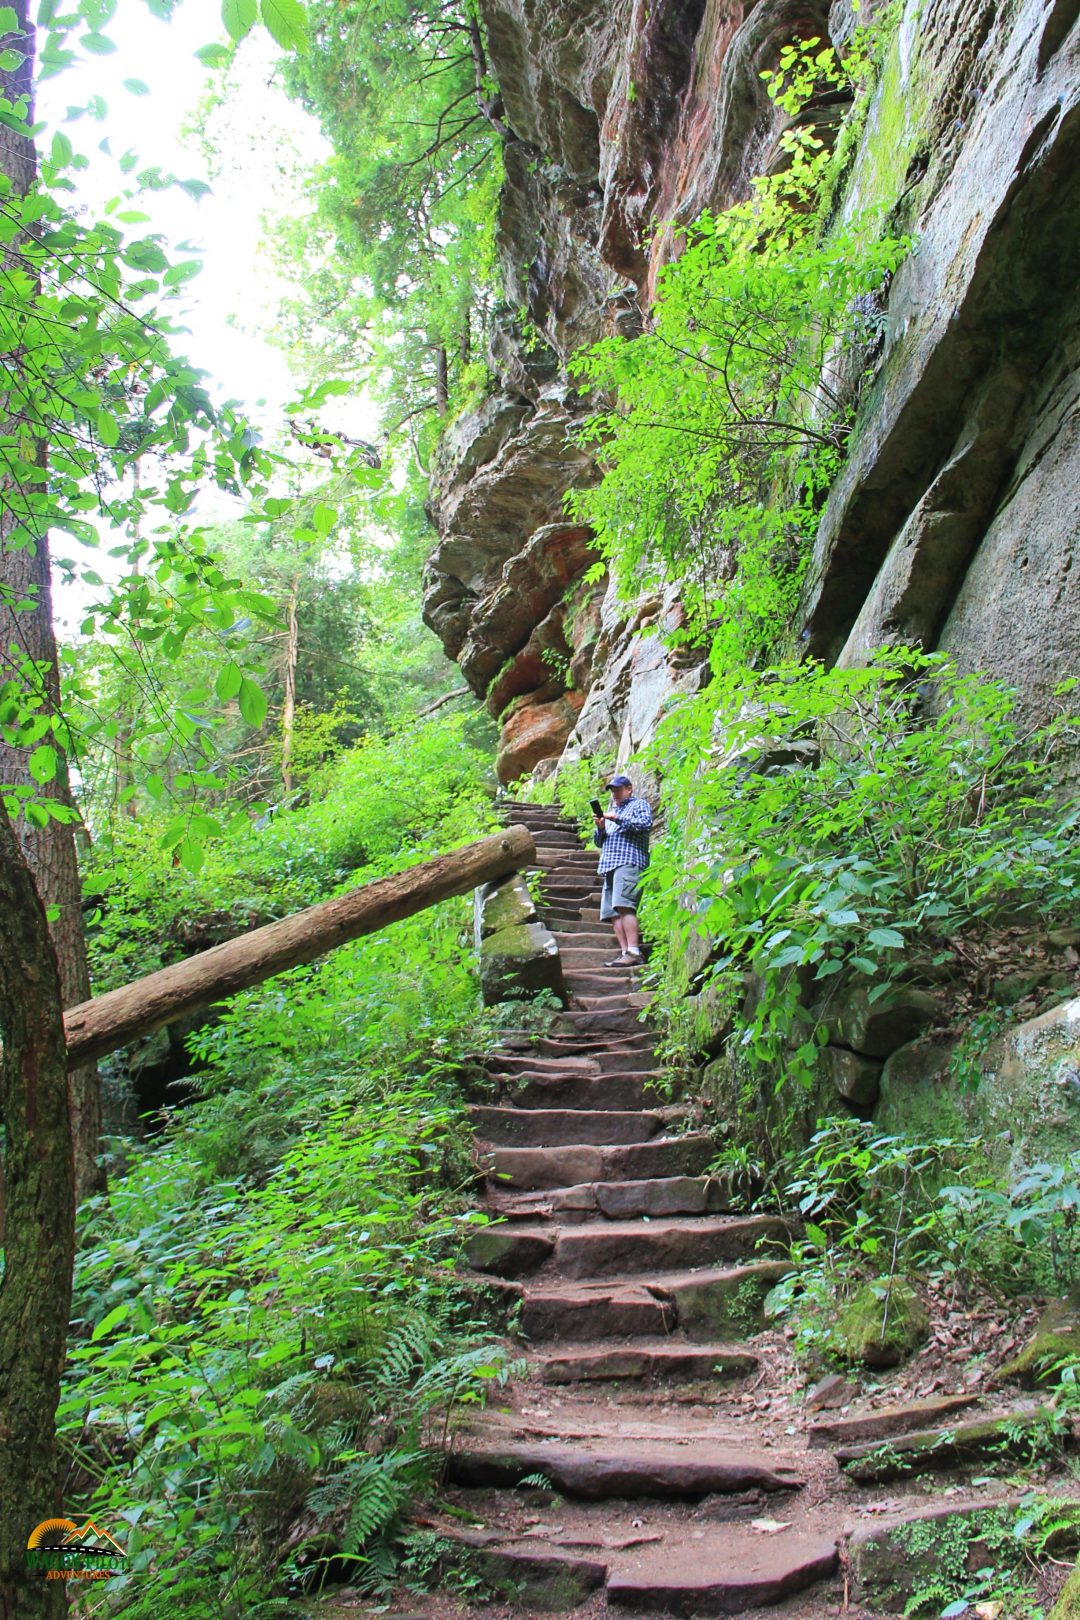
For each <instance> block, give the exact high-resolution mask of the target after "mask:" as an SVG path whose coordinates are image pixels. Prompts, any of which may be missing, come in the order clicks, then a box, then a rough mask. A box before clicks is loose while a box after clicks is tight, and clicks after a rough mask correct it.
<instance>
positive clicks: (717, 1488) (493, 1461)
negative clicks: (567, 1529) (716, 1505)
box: [447, 1436, 803, 1501]
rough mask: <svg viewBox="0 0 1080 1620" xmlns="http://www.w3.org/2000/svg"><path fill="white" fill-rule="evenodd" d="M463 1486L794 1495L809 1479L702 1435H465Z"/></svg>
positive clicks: (454, 1475)
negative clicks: (527, 1484) (684, 1439)
mask: <svg viewBox="0 0 1080 1620" xmlns="http://www.w3.org/2000/svg"><path fill="white" fill-rule="evenodd" d="M447 1469H448V1474H449V1477H450V1479H451V1480H453V1481H454V1482H455V1483H456V1484H459V1485H471V1486H500V1487H510V1488H511V1489H513V1488H515V1487H517V1486H519V1485H520V1484H521V1482H522V1480H524V1479H530V1478H535V1477H537V1476H540V1477H542V1478H543V1479H545V1480H547V1481H548V1482H549V1483H550V1486H551V1487H552V1488H553V1489H554V1490H557V1491H562V1492H564V1493H565V1494H566V1495H567V1496H572V1497H580V1498H584V1499H586V1500H592V1501H600V1500H604V1499H606V1498H608V1497H627V1496H629V1497H636V1496H649V1497H691V1498H696V1497H702V1496H714V1495H730V1494H731V1493H732V1492H734V1491H748V1490H759V1491H792V1490H798V1489H799V1488H800V1487H801V1486H802V1484H803V1480H802V1478H801V1477H800V1475H799V1474H798V1473H797V1471H796V1469H795V1468H794V1467H793V1466H792V1465H791V1464H790V1463H785V1462H782V1461H780V1460H779V1459H778V1458H773V1457H770V1456H767V1455H755V1454H754V1453H753V1452H751V1451H749V1450H747V1449H745V1448H742V1447H739V1448H736V1447H732V1446H724V1445H719V1444H717V1443H715V1442H710V1441H707V1440H701V1439H697V1438H695V1439H694V1441H693V1444H686V1445H680V1444H679V1443H678V1442H675V1441H663V1440H650V1439H636V1438H633V1437H631V1438H627V1439H617V1438H615V1437H602V1438H593V1437H591V1436H590V1437H588V1438H584V1439H582V1440H580V1441H573V1440H562V1439H559V1440H548V1439H543V1440H525V1439H518V1438H515V1437H511V1436H507V1437H506V1438H505V1439H500V1438H496V1439H493V1440H485V1439H475V1440H474V1439H471V1438H470V1437H469V1436H463V1437H462V1438H461V1440H460V1442H459V1444H458V1446H457V1448H456V1449H455V1450H454V1451H452V1452H451V1453H450V1456H449V1458H448V1459H447Z"/></svg>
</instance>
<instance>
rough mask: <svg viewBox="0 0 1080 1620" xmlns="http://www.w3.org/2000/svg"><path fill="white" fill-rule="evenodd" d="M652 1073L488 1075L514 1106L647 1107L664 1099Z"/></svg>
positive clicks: (588, 1108) (593, 1108) (584, 1108)
mask: <svg viewBox="0 0 1080 1620" xmlns="http://www.w3.org/2000/svg"><path fill="white" fill-rule="evenodd" d="M653 1078H654V1076H651V1075H641V1074H631V1073H619V1072H618V1071H616V1072H615V1073H614V1074H597V1075H579V1074H568V1075H554V1074H537V1075H531V1074H508V1075H492V1076H491V1079H492V1080H493V1081H494V1082H495V1083H496V1084H497V1085H498V1090H499V1096H500V1097H501V1098H504V1099H505V1100H506V1101H507V1102H509V1103H511V1104H512V1105H513V1106H514V1107H515V1108H573V1109H581V1110H587V1111H589V1112H593V1111H596V1110H598V1109H619V1110H622V1109H634V1108H647V1107H648V1106H649V1104H650V1103H651V1104H653V1105H655V1104H657V1103H661V1102H663V1101H664V1100H665V1099H662V1098H660V1097H659V1096H658V1095H657V1092H656V1090H655V1089H654V1087H653V1086H652V1085H650V1080H652V1079H653Z"/></svg>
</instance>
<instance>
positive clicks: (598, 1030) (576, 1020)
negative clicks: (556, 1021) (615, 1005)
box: [562, 1006, 645, 1036]
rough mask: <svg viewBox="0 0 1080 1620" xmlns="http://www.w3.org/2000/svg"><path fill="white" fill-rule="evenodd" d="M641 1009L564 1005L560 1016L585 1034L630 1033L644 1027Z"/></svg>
mask: <svg viewBox="0 0 1080 1620" xmlns="http://www.w3.org/2000/svg"><path fill="white" fill-rule="evenodd" d="M640 1011H641V1009H638V1008H635V1007H626V1006H624V1007H623V1008H621V1009H619V1010H613V1009H612V1008H610V1007H602V1008H596V1007H580V1006H573V1007H566V1008H564V1009H563V1012H562V1017H563V1018H564V1019H565V1021H566V1022H567V1023H568V1024H573V1026H574V1028H575V1029H579V1030H581V1032H582V1033H583V1034H587V1035H598V1034H604V1035H612V1036H614V1035H632V1034H633V1033H634V1031H635V1030H639V1029H644V1028H645V1026H644V1025H643V1024H642V1022H641V1018H640Z"/></svg>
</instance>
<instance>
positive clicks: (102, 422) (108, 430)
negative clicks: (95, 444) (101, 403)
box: [97, 409, 120, 450]
mask: <svg viewBox="0 0 1080 1620" xmlns="http://www.w3.org/2000/svg"><path fill="white" fill-rule="evenodd" d="M97 436H98V438H99V439H100V440H101V442H102V444H104V445H106V446H108V448H109V449H110V450H111V449H112V448H113V446H114V445H117V444H119V443H120V424H119V422H118V421H117V420H116V417H115V416H113V415H112V413H111V412H110V411H107V410H105V409H102V410H100V411H98V413H97Z"/></svg>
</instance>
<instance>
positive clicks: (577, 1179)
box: [484, 1132, 716, 1191]
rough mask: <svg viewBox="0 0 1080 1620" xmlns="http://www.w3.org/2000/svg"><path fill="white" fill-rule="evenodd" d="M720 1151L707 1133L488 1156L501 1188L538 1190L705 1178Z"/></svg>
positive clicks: (491, 1174)
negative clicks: (611, 1145) (584, 1185)
mask: <svg viewBox="0 0 1080 1620" xmlns="http://www.w3.org/2000/svg"><path fill="white" fill-rule="evenodd" d="M715 1152H716V1148H715V1146H714V1144H713V1140H712V1138H711V1137H710V1136H706V1135H705V1134H704V1132H694V1133H688V1134H687V1135H685V1136H665V1137H660V1138H659V1139H657V1140H653V1141H651V1142H643V1143H636V1144H627V1145H625V1146H619V1147H601V1146H597V1145H594V1144H588V1143H585V1144H579V1145H577V1146H573V1147H569V1148H566V1147H560V1148H554V1147H531V1148H530V1147H522V1148H495V1149H494V1150H493V1151H492V1152H490V1153H488V1154H485V1155H484V1159H485V1162H486V1164H487V1166H488V1175H489V1177H490V1178H491V1180H492V1182H493V1184H494V1185H495V1186H496V1187H502V1188H510V1187H520V1188H522V1189H523V1190H526V1191H529V1190H536V1189H539V1188H547V1187H573V1186H577V1185H578V1184H579V1183H581V1182H585V1181H642V1180H646V1181H652V1180H656V1179H658V1178H660V1177H667V1176H700V1175H701V1174H702V1173H703V1172H704V1171H705V1170H706V1169H707V1168H708V1166H709V1164H710V1163H711V1161H712V1159H713V1157H714V1155H715Z"/></svg>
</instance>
